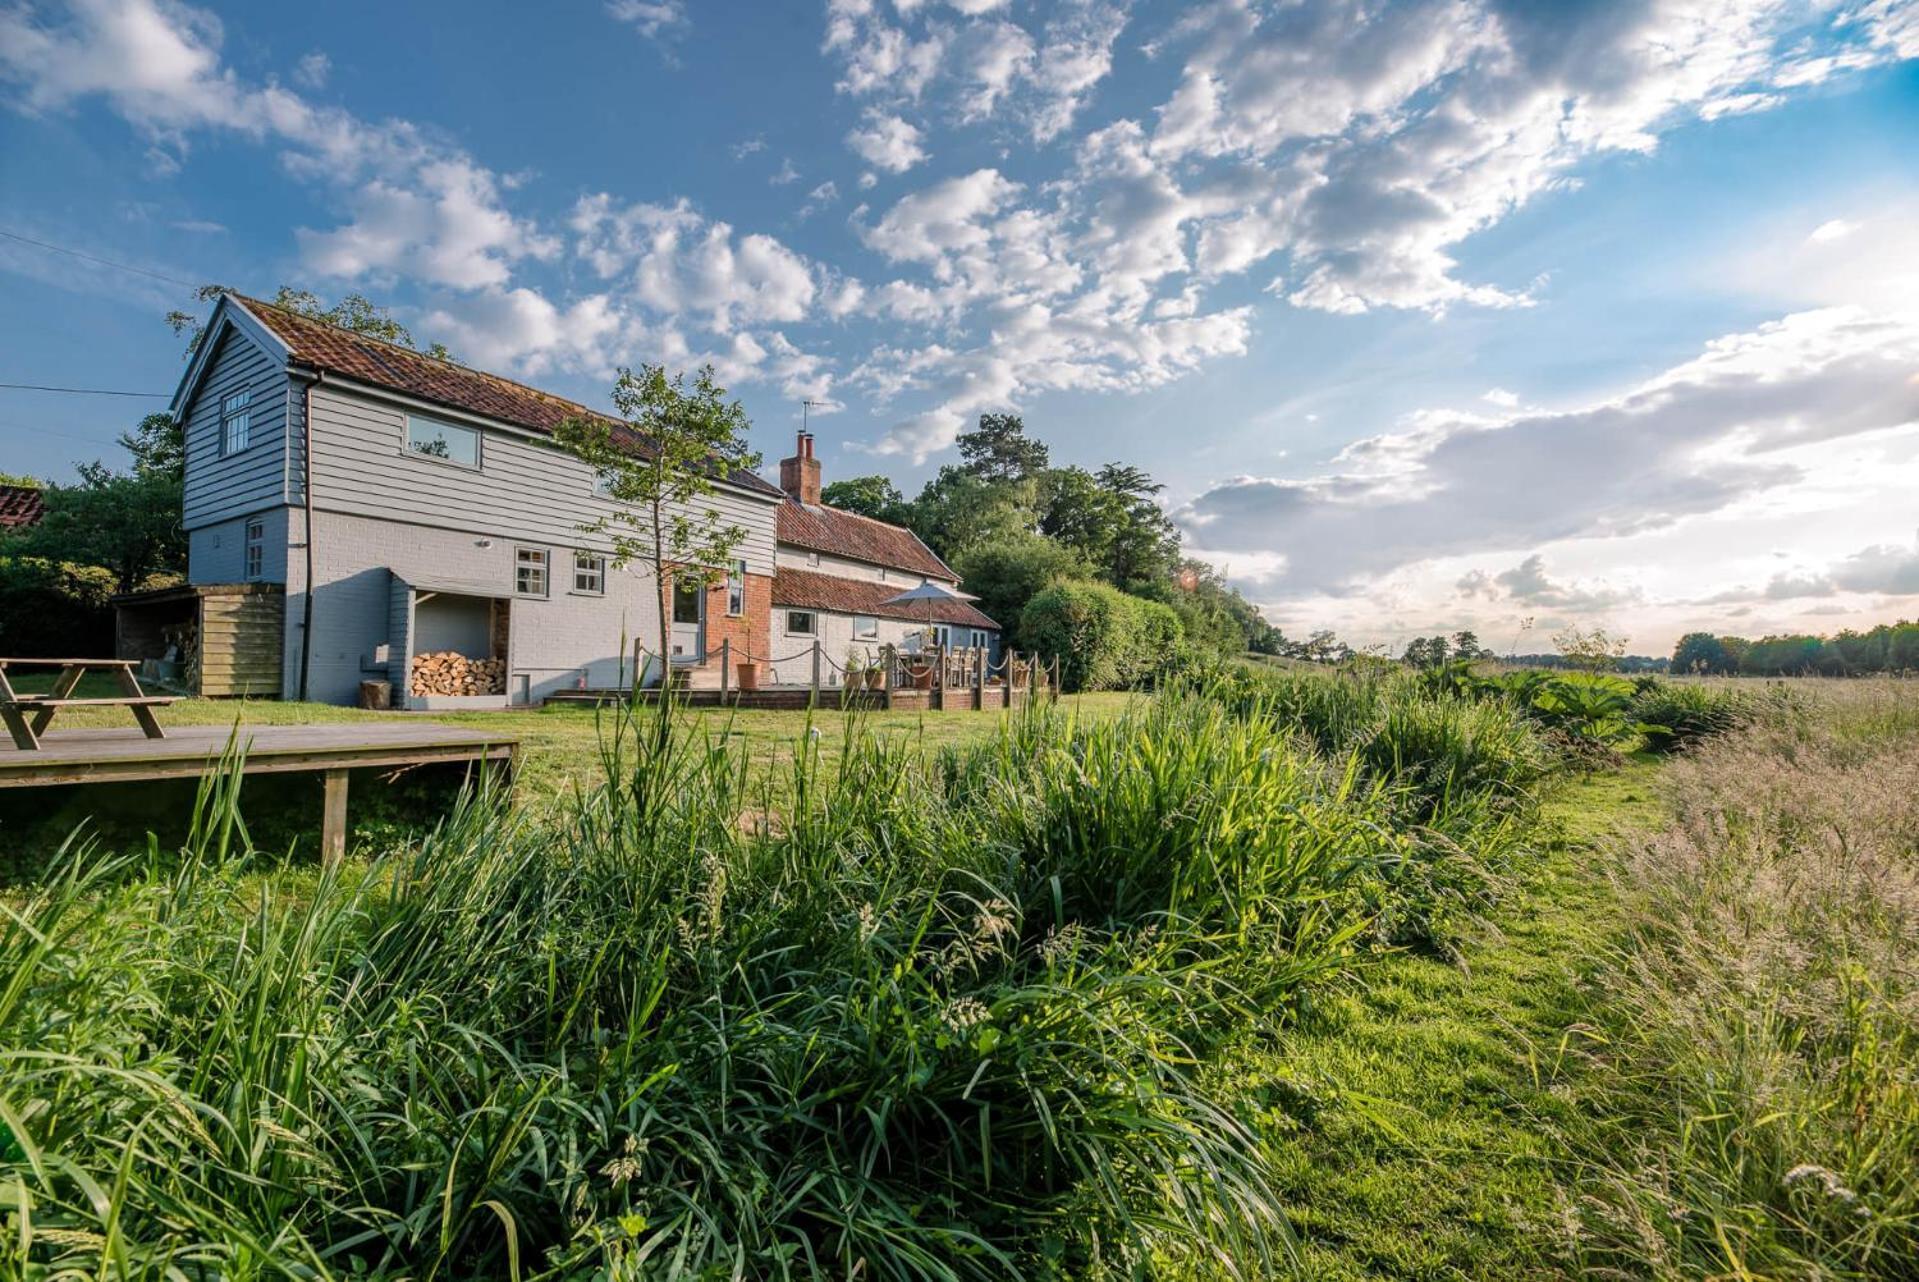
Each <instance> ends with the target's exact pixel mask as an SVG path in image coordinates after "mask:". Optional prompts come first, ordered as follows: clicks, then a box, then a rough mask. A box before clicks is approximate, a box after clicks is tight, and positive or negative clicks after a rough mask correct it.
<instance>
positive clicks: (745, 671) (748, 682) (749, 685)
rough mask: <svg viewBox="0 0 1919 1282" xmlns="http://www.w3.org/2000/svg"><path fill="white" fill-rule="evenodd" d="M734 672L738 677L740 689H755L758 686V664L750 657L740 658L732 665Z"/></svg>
mask: <svg viewBox="0 0 1919 1282" xmlns="http://www.w3.org/2000/svg"><path fill="white" fill-rule="evenodd" d="M733 671H734V673H735V674H736V675H737V676H738V677H739V680H740V689H741V690H743V691H745V690H757V689H759V688H760V665H759V664H757V663H755V662H753V661H752V660H751V659H741V660H740V661H739V662H738V663H736V664H734V665H733Z"/></svg>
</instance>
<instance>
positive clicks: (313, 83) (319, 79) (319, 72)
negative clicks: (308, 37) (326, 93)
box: [293, 49, 333, 89]
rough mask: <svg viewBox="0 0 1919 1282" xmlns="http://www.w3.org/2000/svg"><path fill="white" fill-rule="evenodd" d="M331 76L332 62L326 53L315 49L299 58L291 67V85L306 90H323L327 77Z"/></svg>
mask: <svg viewBox="0 0 1919 1282" xmlns="http://www.w3.org/2000/svg"><path fill="white" fill-rule="evenodd" d="M331 74H333V60H332V59H331V58H329V57H327V56H326V52H325V51H324V50H321V49H315V50H314V51H313V52H311V53H309V54H307V55H306V56H305V57H303V58H301V59H300V61H299V62H297V63H295V64H294V66H293V83H295V84H297V85H300V86H302V87H304V88H307V89H324V88H325V87H326V82H327V77H328V76H329V75H331Z"/></svg>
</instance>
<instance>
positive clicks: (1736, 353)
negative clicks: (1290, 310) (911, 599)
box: [1180, 308, 1919, 595]
mask: <svg viewBox="0 0 1919 1282" xmlns="http://www.w3.org/2000/svg"><path fill="white" fill-rule="evenodd" d="M1916 364H1919V319H1915V318H1913V317H1903V318H1902V317H1887V316H1875V315H1872V314H1869V313H1866V312H1863V311H1861V310H1859V309H1852V308H1833V309H1826V310H1823V311H1817V312H1805V313H1798V314H1795V315H1792V316H1788V317H1785V318H1784V319H1782V320H1780V321H1777V322H1774V323H1772V324H1769V325H1765V326H1762V327H1761V328H1759V329H1757V330H1754V331H1751V332H1747V333H1741V334H1732V335H1728V336H1727V337H1725V338H1721V339H1718V340H1715V341H1714V342H1712V343H1709V344H1707V346H1706V349H1705V351H1704V352H1703V353H1702V354H1701V355H1700V356H1698V357H1697V358H1695V359H1693V360H1690V361H1687V362H1685V363H1683V364H1681V365H1679V366H1676V367H1675V368H1673V369H1671V370H1669V371H1667V372H1666V373H1664V374H1661V375H1659V376H1658V377H1656V378H1653V379H1650V380H1648V381H1647V382H1645V383H1642V384H1640V385H1639V386H1637V387H1634V388H1631V389H1629V390H1627V391H1625V392H1622V393H1621V394H1620V395H1618V396H1615V397H1612V398H1610V399H1607V400H1604V401H1600V402H1598V403H1596V404H1593V405H1591V406H1588V407H1586V408H1584V409H1579V410H1568V411H1561V412H1550V413H1549V412H1540V411H1526V412H1522V413H1520V414H1518V415H1517V416H1515V417H1511V418H1508V419H1504V420H1495V421H1487V420H1483V419H1473V418H1466V417H1463V416H1458V415H1445V414H1438V415H1432V416H1422V417H1421V418H1419V419H1417V420H1415V421H1414V422H1413V423H1412V424H1411V425H1410V426H1408V427H1406V428H1404V429H1402V430H1401V431H1399V432H1396V433H1390V434H1387V435H1385V436H1382V437H1376V438H1371V439H1369V440H1366V441H1361V442H1358V443H1356V444H1355V445H1354V446H1352V447H1350V448H1349V449H1348V450H1347V451H1346V452H1345V454H1344V455H1343V456H1342V458H1343V460H1344V462H1345V463H1346V469H1345V470H1343V471H1339V472H1332V473H1328V474H1325V475H1321V476H1316V477H1312V478H1309V479H1306V480H1282V479H1261V478H1241V479H1239V480H1236V481H1232V482H1228V483H1226V484H1223V485H1219V486H1216V487H1214V488H1213V489H1211V490H1209V491H1207V492H1206V493H1204V494H1202V495H1200V496H1199V497H1198V498H1196V499H1195V500H1194V501H1193V502H1192V503H1191V504H1189V505H1188V506H1187V507H1186V508H1185V509H1184V510H1183V511H1182V512H1181V513H1180V519H1181V520H1182V521H1183V522H1185V523H1186V524H1187V525H1188V527H1189V528H1190V529H1191V530H1192V531H1193V533H1194V537H1195V539H1196V540H1197V541H1198V542H1199V543H1201V544H1203V545H1204V546H1205V547H1207V548H1211V549H1216V550H1219V551H1222V552H1245V551H1256V550H1262V549H1270V548H1278V549H1283V550H1284V551H1286V552H1287V553H1288V554H1289V556H1291V558H1292V568H1291V569H1290V570H1289V573H1288V577H1287V580H1286V583H1285V587H1286V589H1287V590H1288V592H1289V593H1292V594H1296V595H1309V594H1311V593H1315V592H1351V591H1354V590H1357V589H1360V588H1363V587H1364V586H1365V585H1366V584H1368V583H1372V582H1377V581H1378V580H1380V579H1381V578H1382V576H1386V575H1389V574H1391V573H1393V572H1395V571H1397V570H1400V569H1401V568H1403V567H1408V566H1413V565H1416V564H1418V563H1420V562H1424V561H1428V560H1430V559H1433V558H1438V557H1447V556H1458V555H1464V554H1469V553H1475V552H1492V551H1497V550H1500V549H1520V550H1523V549H1528V548H1537V547H1539V546H1541V545H1543V544H1547V543H1551V542H1554V541H1558V540H1567V539H1588V540H1592V539H1601V540H1603V539H1620V538H1627V537H1631V536H1635V535H1640V534H1644V533H1646V532H1648V531H1653V530H1658V529H1660V528H1662V527H1665V526H1668V525H1671V524H1673V523H1674V522H1677V521H1679V520H1681V519H1683V518H1687V517H1693V516H1698V515H1701V514H1706V513H1714V512H1721V511H1725V510H1728V509H1729V508H1731V507H1732V506H1733V505H1735V504H1737V503H1740V502H1741V501H1744V500H1748V499H1750V498H1751V497H1752V496H1756V495H1763V494H1767V493H1771V492H1785V488H1784V487H1790V486H1791V485H1792V484H1793V483H1794V482H1796V481H1798V480H1800V478H1801V477H1802V476H1803V470H1802V468H1803V464H1800V463H1798V462H1794V461H1788V460H1787V451H1789V450H1792V449H1794V448H1796V447H1811V446H1815V445H1817V444H1819V443H1821V442H1831V441H1835V440H1838V439H1841V438H1847V437H1855V436H1858V435H1860V434H1863V433H1870V432H1876V431H1883V430H1886V429H1893V428H1905V427H1908V426H1909V425H1919V383H1915V382H1914V381H1913V379H1912V376H1911V375H1912V370H1913V368H1914V367H1915V365H1916ZM1505 586H1506V587H1508V588H1509V589H1518V588H1523V586H1524V585H1523V584H1522V583H1521V582H1519V581H1513V582H1509V583H1507V584H1506V585H1505Z"/></svg>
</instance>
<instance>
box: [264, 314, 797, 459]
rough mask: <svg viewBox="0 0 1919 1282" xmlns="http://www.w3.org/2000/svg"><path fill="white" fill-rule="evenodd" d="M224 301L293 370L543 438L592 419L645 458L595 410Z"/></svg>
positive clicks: (317, 324)
mask: <svg viewBox="0 0 1919 1282" xmlns="http://www.w3.org/2000/svg"><path fill="white" fill-rule="evenodd" d="M228 297H229V298H231V299H232V300H233V301H234V302H236V303H239V304H240V305H241V306H243V307H245V308H246V309H247V311H248V312H250V313H251V314H252V315H253V316H254V317H255V319H257V320H258V321H259V322H260V323H261V324H262V325H265V326H266V327H267V328H268V329H269V330H271V331H272V332H273V334H274V335H275V336H276V337H277V338H279V340H280V341H281V342H283V343H285V344H286V345H287V347H288V348H289V349H290V350H291V352H292V353H293V360H294V362H295V363H296V364H300V365H308V366H311V367H313V368H314V369H321V370H325V371H327V372H328V373H331V374H339V375H342V376H343V377H346V378H350V379H354V380H355V381H357V382H361V383H368V384H371V385H372V386H374V387H383V388H387V389H389V390H391V391H395V392H404V393H406V394H407V395H408V396H416V397H418V398H419V399H421V400H423V401H432V402H433V403H434V404H436V405H446V406H450V407H452V408H453V409H459V410H465V411H467V412H468V413H470V414H480V415H483V416H485V417H487V418H492V419H498V420H499V421H500V422H502V423H511V424H512V425H513V426H515V427H523V428H526V429H527V430H529V431H534V432H540V433H544V434H546V435H549V436H550V435H552V433H553V430H554V429H555V428H557V427H558V426H559V425H560V424H561V423H562V422H564V421H565V420H567V419H569V418H574V417H580V418H592V419H599V420H600V421H602V422H604V423H606V424H608V425H609V426H611V427H612V428H613V429H614V439H615V440H617V441H619V442H621V443H622V444H624V445H626V446H628V447H629V448H631V449H633V450H635V451H636V452H639V453H642V454H644V453H645V450H646V442H645V438H644V437H641V436H640V435H638V434H637V433H635V432H633V431H632V430H631V429H630V428H628V427H627V426H626V425H625V424H624V423H622V422H620V420H618V419H616V418H612V417H610V416H608V415H606V414H604V413H602V412H601V411H599V410H594V409H589V408H588V407H587V406H584V405H581V404H580V403H579V402H577V401H569V400H567V399H566V398H565V397H563V396H554V395H552V394H551V393H548V392H542V391H540V390H539V389H538V388H534V387H528V386H527V385H526V384H524V383H516V382H514V381H513V380H512V379H510V378H501V377H500V376H499V375H498V374H489V373H487V372H486V371H485V370H477V369H468V368H467V367H466V366H464V365H457V364H455V363H454V362H452V361H445V360H441V359H439V358H438V357H435V356H428V355H426V354H425V353H424V352H416V351H414V350H413V349H412V348H410V347H401V346H400V345H399V344H397V343H388V342H384V341H382V340H381V339H377V338H368V337H366V336H365V335H364V334H355V333H354V332H353V331H351V330H346V329H341V328H339V327H338V326H336V325H329V324H327V323H326V322H325V321H317V320H314V319H313V318H312V317H310V316H302V315H300V314H299V313H298V312H293V311H288V310H287V309H286V308H284V307H279V306H276V305H274V304H273V303H266V302H261V301H260V300H259V299H257V298H248V297H246V296H245V295H243V294H230V295H228ZM727 479H728V480H729V481H731V482H733V483H734V484H736V485H741V486H744V487H746V488H748V489H754V490H758V491H760V492H762V493H772V494H777V493H779V492H780V490H779V487H777V486H775V485H774V484H772V483H771V482H770V481H768V480H766V479H765V478H764V477H762V476H759V475H757V474H755V473H753V472H747V471H735V472H733V473H732V474H731V475H730V476H729V477H728V478H727Z"/></svg>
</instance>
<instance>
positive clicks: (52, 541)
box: [6, 462, 187, 592]
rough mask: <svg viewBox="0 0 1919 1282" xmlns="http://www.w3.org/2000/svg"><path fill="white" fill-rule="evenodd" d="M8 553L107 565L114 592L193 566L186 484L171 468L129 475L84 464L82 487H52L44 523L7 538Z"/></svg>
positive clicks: (48, 494)
mask: <svg viewBox="0 0 1919 1282" xmlns="http://www.w3.org/2000/svg"><path fill="white" fill-rule="evenodd" d="M6 550H7V553H8V554H9V555H12V556H22V557H41V558H44V559H46V560H48V561H51V562H56V563H62V564H69V565H80V566H89V565H91V566H101V567H103V568H105V569H106V570H107V571H109V572H110V573H111V574H112V576H113V583H114V591H116V592H132V591H134V590H135V589H137V588H141V587H146V586H149V585H150V584H151V582H152V581H153V580H155V579H162V578H170V577H172V576H177V575H178V574H180V573H181V572H182V571H184V570H185V569H186V563H187V538H186V533H185V532H184V531H183V530H182V529H181V528H180V482H179V480H178V478H177V477H172V476H167V475H165V474H164V473H152V472H150V473H148V474H147V475H144V476H142V475H140V474H138V473H137V472H136V473H134V474H133V475H126V474H123V473H119V472H115V471H113V470H112V469H111V468H109V467H108V466H107V465H106V464H105V463H99V462H94V463H83V464H81V465H80V483H79V484H78V485H53V486H49V487H47V491H46V514H45V515H44V516H42V517H41V518H40V522H39V524H37V525H34V526H31V527H29V528H27V529H25V530H20V531H17V532H15V533H13V534H11V535H9V536H8V537H7V541H6Z"/></svg>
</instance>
